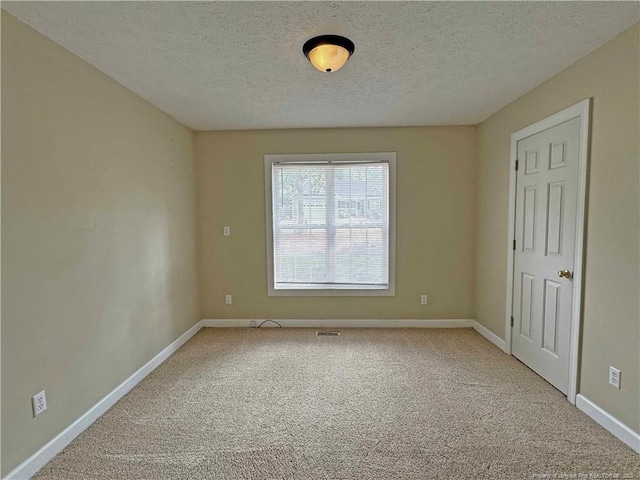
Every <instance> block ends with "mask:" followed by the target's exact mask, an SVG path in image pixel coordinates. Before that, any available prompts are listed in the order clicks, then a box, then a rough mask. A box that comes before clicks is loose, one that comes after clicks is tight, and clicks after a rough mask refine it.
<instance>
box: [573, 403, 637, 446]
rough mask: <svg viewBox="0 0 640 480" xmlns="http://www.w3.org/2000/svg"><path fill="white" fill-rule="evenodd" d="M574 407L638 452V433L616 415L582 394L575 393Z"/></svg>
mask: <svg viewBox="0 0 640 480" xmlns="http://www.w3.org/2000/svg"><path fill="white" fill-rule="evenodd" d="M576 407H578V409H579V410H582V411H583V412H584V413H586V414H587V415H588V416H589V417H591V419H592V420H594V421H595V422H596V423H598V424H600V426H601V427H604V429H605V430H607V431H608V432H609V433H611V434H612V435H613V436H614V437H616V438H618V439H619V440H621V441H623V442H624V443H626V444H627V445H629V446H630V447H631V448H632V449H633V450H634V451H635V452H636V453H640V435H639V434H638V433H637V432H634V431H633V430H632V429H630V428H629V427H627V426H626V425H625V424H624V423H622V422H621V421H620V420H618V419H617V418H616V417H614V416H612V415H611V414H609V413H608V412H607V411H605V410H603V409H602V408H600V407H599V406H598V405H596V404H595V403H593V402H592V401H591V400H589V399H588V398H587V397H585V396H583V395H580V394H578V395H576Z"/></svg>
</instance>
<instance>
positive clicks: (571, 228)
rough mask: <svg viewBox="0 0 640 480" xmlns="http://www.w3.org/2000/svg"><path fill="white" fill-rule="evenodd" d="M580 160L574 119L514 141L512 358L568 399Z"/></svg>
mask: <svg viewBox="0 0 640 480" xmlns="http://www.w3.org/2000/svg"><path fill="white" fill-rule="evenodd" d="M579 154H580V119H579V118H574V119H573V120H569V121H567V122H564V123H562V124H560V125H557V126H555V127H553V128H550V129H548V130H544V131H542V132H540V133H537V134H535V135H532V136H530V137H527V138H525V139H522V140H520V141H519V142H518V153H517V159H518V169H517V173H516V219H515V253H514V278H513V328H512V329H511V342H512V353H513V354H514V355H515V356H516V357H517V358H518V359H520V360H521V361H522V362H524V363H525V364H526V365H527V366H529V367H530V368H531V369H532V370H534V371H535V372H537V373H538V374H539V375H540V376H542V377H543V378H544V379H546V380H547V381H548V382H549V383H551V384H552V385H553V386H554V387H556V388H557V389H558V390H560V391H561V392H562V393H564V394H565V395H566V394H567V388H568V382H569V347H570V339H571V305H572V289H573V285H572V282H573V280H572V273H573V268H574V250H575V238H576V215H577V196H578V192H577V190H578V161H579Z"/></svg>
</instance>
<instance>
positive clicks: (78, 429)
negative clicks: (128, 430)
mask: <svg viewBox="0 0 640 480" xmlns="http://www.w3.org/2000/svg"><path fill="white" fill-rule="evenodd" d="M201 328H202V322H198V323H196V324H195V325H194V326H193V327H191V328H190V329H189V330H187V331H186V332H185V333H183V334H182V335H180V337H179V338H178V339H177V340H175V341H173V342H172V343H171V344H169V345H168V346H167V347H166V348H165V349H164V350H162V351H161V352H160V353H158V354H157V355H156V356H155V357H153V358H152V359H151V360H149V361H148V362H147V363H146V364H145V365H143V366H142V367H140V368H139V369H138V370H137V371H136V372H135V373H134V374H133V375H131V376H130V377H129V378H127V379H126V380H125V381H124V382H122V383H121V384H120V385H118V386H117V387H116V388H115V389H114V390H113V391H111V393H109V394H107V395H106V396H105V397H104V398H102V400H100V401H99V402H98V403H96V404H95V405H94V406H93V407H91V408H90V409H89V410H87V411H86V412H85V413H84V414H83V415H82V416H81V417H80V418H78V419H77V420H76V421H75V422H73V423H72V424H71V425H69V426H68V427H67V428H65V429H64V430H63V431H62V432H60V433H59V434H58V435H56V436H55V437H54V438H53V439H52V440H51V441H49V442H48V443H47V444H46V445H45V446H44V447H42V448H41V449H40V450H38V451H37V452H36V453H34V454H33V455H31V456H30V457H29V458H27V459H26V460H25V461H24V462H22V463H21V464H20V465H18V466H17V467H16V468H14V469H13V470H12V471H11V472H9V473H8V474H7V476H5V477H4V480H18V479H19V480H27V479H29V478H31V477H32V476H33V475H35V474H36V472H37V471H38V470H40V469H41V468H42V467H44V466H45V465H46V464H47V462H49V460H51V459H52V458H53V457H55V456H56V455H57V454H58V453H60V452H61V451H62V449H63V448H64V447H66V446H67V445H69V443H71V441H72V440H73V439H74V438H76V437H77V436H78V435H80V434H81V433H82V432H83V431H85V430H86V429H87V428H88V427H89V426H91V424H92V423H93V422H95V421H96V420H97V419H98V418H100V416H101V415H103V414H104V413H105V412H106V411H107V410H109V408H111V407H112V406H113V405H114V404H115V403H116V402H117V401H118V400H120V399H121V398H122V397H124V396H125V395H126V394H127V393H128V392H129V390H131V389H132V388H133V387H135V386H136V385H137V384H138V383H140V381H141V380H142V379H143V378H144V377H146V376H147V375H149V374H150V373H151V372H152V371H153V370H155V368H156V367H157V366H158V365H160V364H161V363H162V362H164V361H165V360H166V359H167V358H169V356H170V355H171V354H172V353H174V352H175V351H176V350H178V349H179V348H180V347H181V346H182V345H183V344H184V343H185V342H186V341H187V340H189V339H190V338H191V337H193V336H194V335H195V334H196V333H197V332H198V330H200V329H201Z"/></svg>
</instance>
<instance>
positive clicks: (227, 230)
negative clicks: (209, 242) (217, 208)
mask: <svg viewBox="0 0 640 480" xmlns="http://www.w3.org/2000/svg"><path fill="white" fill-rule="evenodd" d="M223 232H224V236H225V237H228V236H229V235H231V227H224V229H223Z"/></svg>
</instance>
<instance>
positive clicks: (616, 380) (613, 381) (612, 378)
mask: <svg viewBox="0 0 640 480" xmlns="http://www.w3.org/2000/svg"><path fill="white" fill-rule="evenodd" d="M621 374H622V372H620V370H618V369H617V368H615V367H609V384H610V385H613V386H614V387H616V388H620V375H621Z"/></svg>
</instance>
